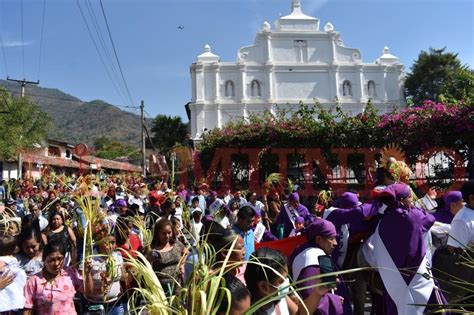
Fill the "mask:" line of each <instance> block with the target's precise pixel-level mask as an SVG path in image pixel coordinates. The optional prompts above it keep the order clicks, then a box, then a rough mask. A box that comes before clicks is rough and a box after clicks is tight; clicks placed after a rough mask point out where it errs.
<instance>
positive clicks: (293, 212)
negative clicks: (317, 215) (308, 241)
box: [274, 192, 311, 238]
mask: <svg viewBox="0 0 474 315" xmlns="http://www.w3.org/2000/svg"><path fill="white" fill-rule="evenodd" d="M297 217H302V218H303V219H304V220H305V221H306V222H307V221H308V220H309V218H310V217H311V214H310V212H309V211H308V208H306V207H305V206H303V205H302V204H301V203H300V196H299V195H298V193H296V192H294V193H291V194H290V195H289V196H288V203H286V204H284V205H282V207H281V210H280V213H279V214H278V216H277V217H276V219H275V224H274V226H275V227H278V226H280V224H283V237H284V238H285V237H288V236H289V235H290V233H291V231H292V230H293V229H294V228H295V220H296V218H297Z"/></svg>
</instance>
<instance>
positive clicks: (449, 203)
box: [433, 190, 463, 224]
mask: <svg viewBox="0 0 474 315" xmlns="http://www.w3.org/2000/svg"><path fill="white" fill-rule="evenodd" d="M443 201H444V207H443V208H441V209H439V210H438V211H436V212H435V213H434V214H433V216H434V217H435V219H436V221H438V222H441V223H446V224H451V221H453V218H454V216H455V215H456V213H458V212H459V210H461V209H462V207H463V199H462V193H461V192H460V191H457V190H453V191H449V192H447V193H446V194H444V196H443Z"/></svg>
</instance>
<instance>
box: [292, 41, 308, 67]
mask: <svg viewBox="0 0 474 315" xmlns="http://www.w3.org/2000/svg"><path fill="white" fill-rule="evenodd" d="M295 53H296V62H308V42H307V41H305V40H295Z"/></svg>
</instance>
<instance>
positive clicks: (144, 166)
mask: <svg viewBox="0 0 474 315" xmlns="http://www.w3.org/2000/svg"><path fill="white" fill-rule="evenodd" d="M144 112H145V102H144V101H143V100H142V102H141V104H140V114H141V122H142V123H141V125H142V168H143V177H146V156H145V113H144Z"/></svg>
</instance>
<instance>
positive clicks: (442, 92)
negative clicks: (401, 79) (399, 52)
mask: <svg viewBox="0 0 474 315" xmlns="http://www.w3.org/2000/svg"><path fill="white" fill-rule="evenodd" d="M445 50H446V47H445V48H442V49H434V48H430V50H429V52H426V51H421V53H420V55H419V56H418V60H416V61H415V63H414V64H413V66H412V68H411V73H410V74H409V75H408V76H407V77H406V80H405V88H406V91H407V98H408V101H409V102H411V103H412V104H415V105H422V104H423V101H425V100H432V101H443V100H444V99H455V100H468V99H470V98H472V97H473V96H474V84H473V83H474V74H473V71H472V70H470V69H469V68H468V67H467V66H465V65H462V64H461V62H460V61H459V59H458V55H457V54H455V53H452V52H445Z"/></svg>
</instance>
